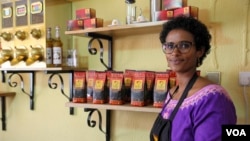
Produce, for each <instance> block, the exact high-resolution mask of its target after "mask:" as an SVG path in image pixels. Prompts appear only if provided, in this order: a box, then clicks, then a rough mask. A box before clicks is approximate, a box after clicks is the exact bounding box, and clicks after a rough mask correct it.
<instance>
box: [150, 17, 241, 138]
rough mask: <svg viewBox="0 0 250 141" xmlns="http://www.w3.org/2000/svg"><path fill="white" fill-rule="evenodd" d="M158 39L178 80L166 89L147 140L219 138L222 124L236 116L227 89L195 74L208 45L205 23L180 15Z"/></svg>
mask: <svg viewBox="0 0 250 141" xmlns="http://www.w3.org/2000/svg"><path fill="white" fill-rule="evenodd" d="M160 41H161V43H162V49H163V52H164V53H165V54H166V60H167V62H168V66H169V67H170V69H171V70H172V71H174V72H175V73H176V80H177V83H178V84H177V86H175V87H174V88H171V90H170V91H169V92H168V94H167V98H166V101H165V105H164V107H163V108H162V111H161V113H160V114H159V115H158V117H157V119H156V121H155V123H154V125H153V127H152V130H151V134H150V140H151V141H170V140H172V141H220V140H221V134H222V127H221V126H222V125H223V124H236V122H237V117H236V111H235V107H234V104H233V102H232V100H231V99H230V97H229V94H228V93H227V91H226V90H225V89H224V88H223V87H222V86H220V85H217V84H214V83H212V82H211V81H209V80H207V79H205V78H203V77H201V76H198V75H196V72H197V67H199V66H200V65H202V63H203V60H204V59H205V58H206V56H207V54H209V52H210V48H211V46H210V41H211V35H210V34H209V32H208V29H207V27H206V26H205V25H204V24H203V23H201V22H200V21H199V20H197V19H195V18H192V17H185V16H180V17H177V18H174V19H173V20H171V21H168V22H166V23H165V24H164V25H163V29H162V31H161V33H160ZM184 91H185V92H184ZM177 105H179V108H178V106H177ZM175 107H176V109H175ZM174 109H175V111H174ZM173 111H174V112H173Z"/></svg>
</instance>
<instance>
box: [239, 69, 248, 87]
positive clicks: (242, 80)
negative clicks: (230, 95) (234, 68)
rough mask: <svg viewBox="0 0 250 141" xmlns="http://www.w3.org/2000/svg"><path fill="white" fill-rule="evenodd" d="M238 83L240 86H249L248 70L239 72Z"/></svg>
mask: <svg viewBox="0 0 250 141" xmlns="http://www.w3.org/2000/svg"><path fill="white" fill-rule="evenodd" d="M239 84H240V85H241V86H250V72H239Z"/></svg>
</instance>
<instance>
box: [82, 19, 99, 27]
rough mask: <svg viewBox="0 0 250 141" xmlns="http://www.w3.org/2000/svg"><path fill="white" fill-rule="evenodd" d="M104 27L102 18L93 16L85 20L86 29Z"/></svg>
mask: <svg viewBox="0 0 250 141" xmlns="http://www.w3.org/2000/svg"><path fill="white" fill-rule="evenodd" d="M97 27H103V19H101V18H92V19H86V20H84V29H86V28H97Z"/></svg>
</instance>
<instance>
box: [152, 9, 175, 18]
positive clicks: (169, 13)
mask: <svg viewBox="0 0 250 141" xmlns="http://www.w3.org/2000/svg"><path fill="white" fill-rule="evenodd" d="M173 17H174V11H173V10H162V11H156V12H155V18H156V21H162V20H170V19H171V18H173Z"/></svg>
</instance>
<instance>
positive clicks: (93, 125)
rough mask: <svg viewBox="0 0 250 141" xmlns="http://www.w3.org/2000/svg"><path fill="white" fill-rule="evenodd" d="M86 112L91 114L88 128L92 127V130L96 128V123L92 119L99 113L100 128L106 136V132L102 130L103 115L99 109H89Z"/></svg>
mask: <svg viewBox="0 0 250 141" xmlns="http://www.w3.org/2000/svg"><path fill="white" fill-rule="evenodd" d="M84 112H89V115H88V120H87V123H88V126H89V127H92V128H94V127H95V126H96V121H95V120H92V119H91V118H92V115H93V113H94V112H97V114H98V119H99V126H98V127H99V130H100V131H101V132H102V133H104V134H105V135H106V133H105V131H104V130H103V129H102V115H101V112H100V111H99V110H98V109H89V108H85V109H84Z"/></svg>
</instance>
